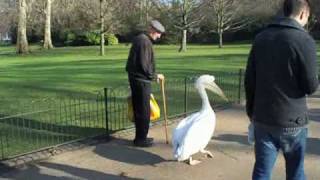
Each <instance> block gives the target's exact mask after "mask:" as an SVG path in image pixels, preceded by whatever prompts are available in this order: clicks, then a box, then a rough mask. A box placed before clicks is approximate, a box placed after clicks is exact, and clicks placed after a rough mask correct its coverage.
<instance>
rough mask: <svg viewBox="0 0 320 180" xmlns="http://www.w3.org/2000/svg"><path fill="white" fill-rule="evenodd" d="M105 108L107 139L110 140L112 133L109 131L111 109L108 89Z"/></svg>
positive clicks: (105, 90)
mask: <svg viewBox="0 0 320 180" xmlns="http://www.w3.org/2000/svg"><path fill="white" fill-rule="evenodd" d="M104 106H105V114H106V119H105V120H106V135H107V138H108V139H110V131H109V112H108V111H109V107H108V88H104Z"/></svg>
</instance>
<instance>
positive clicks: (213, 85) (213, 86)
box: [207, 82, 228, 101]
mask: <svg viewBox="0 0 320 180" xmlns="http://www.w3.org/2000/svg"><path fill="white" fill-rule="evenodd" d="M207 88H208V89H209V90H211V91H212V92H214V93H216V94H217V95H219V96H220V97H222V99H224V100H226V101H228V98H227V97H226V96H225V95H224V93H223V91H222V90H221V89H220V87H219V86H218V85H217V84H216V83H215V82H211V83H209V84H208V86H207Z"/></svg>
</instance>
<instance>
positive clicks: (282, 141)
mask: <svg viewBox="0 0 320 180" xmlns="http://www.w3.org/2000/svg"><path fill="white" fill-rule="evenodd" d="M254 128H255V131H254V136H255V158H256V162H255V165H254V169H253V174H252V179H253V180H269V179H270V178H271V174H272V169H273V166H274V164H275V161H276V159H277V155H278V152H279V150H282V152H283V155H284V158H285V163H286V177H287V180H305V179H306V177H305V174H304V154H305V150H306V140H307V134H308V129H307V128H305V127H303V128H295V129H290V130H286V131H284V130H278V131H271V130H270V129H268V130H267V129H265V128H262V127H259V126H255V127H254Z"/></svg>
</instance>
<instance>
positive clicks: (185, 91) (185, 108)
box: [184, 77, 188, 117]
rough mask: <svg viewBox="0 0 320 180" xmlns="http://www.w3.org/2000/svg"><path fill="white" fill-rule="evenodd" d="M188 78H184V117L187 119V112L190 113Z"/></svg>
mask: <svg viewBox="0 0 320 180" xmlns="http://www.w3.org/2000/svg"><path fill="white" fill-rule="evenodd" d="M187 80H188V79H187V77H185V78H184V116H185V117H187V112H188V106H187V105H188V102H187V101H188V98H187V97H188V95H187V93H188V91H187Z"/></svg>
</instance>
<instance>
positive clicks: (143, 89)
mask: <svg viewBox="0 0 320 180" xmlns="http://www.w3.org/2000/svg"><path fill="white" fill-rule="evenodd" d="M164 32H165V29H164V27H163V26H162V24H161V23H160V22H159V21H156V20H153V21H151V23H150V26H149V29H148V32H147V34H144V33H142V34H139V35H138V36H136V37H135V38H134V40H133V42H132V47H131V49H130V53H129V57H128V61H127V66H126V71H127V72H128V78H129V83H130V88H131V95H132V104H133V112H134V119H135V120H134V122H135V127H136V134H135V139H134V141H133V143H134V145H135V146H139V147H150V146H152V143H153V139H152V138H147V135H148V131H149V123H150V93H151V81H153V80H163V79H164V76H163V75H162V74H156V72H155V60H154V53H153V48H152V41H155V40H157V39H158V38H160V37H161V34H162V33H164Z"/></svg>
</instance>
